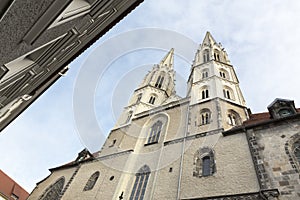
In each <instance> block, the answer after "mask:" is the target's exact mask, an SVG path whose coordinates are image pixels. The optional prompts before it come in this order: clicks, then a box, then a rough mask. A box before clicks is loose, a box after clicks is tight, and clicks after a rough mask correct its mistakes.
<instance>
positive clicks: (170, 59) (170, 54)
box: [159, 48, 174, 68]
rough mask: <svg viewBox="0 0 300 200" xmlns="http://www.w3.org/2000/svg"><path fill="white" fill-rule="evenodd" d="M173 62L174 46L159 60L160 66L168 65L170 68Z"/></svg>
mask: <svg viewBox="0 0 300 200" xmlns="http://www.w3.org/2000/svg"><path fill="white" fill-rule="evenodd" d="M173 63H174V48H172V49H171V50H170V51H169V52H168V53H167V55H166V56H165V57H164V58H163V59H162V60H161V62H160V63H159V65H160V66H168V67H170V68H172V67H173Z"/></svg>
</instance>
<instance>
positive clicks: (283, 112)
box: [278, 108, 292, 117]
mask: <svg viewBox="0 0 300 200" xmlns="http://www.w3.org/2000/svg"><path fill="white" fill-rule="evenodd" d="M278 114H279V115H280V116H281V117H285V116H289V115H291V114H292V111H291V110H290V109H287V108H284V109H280V110H279V111H278Z"/></svg>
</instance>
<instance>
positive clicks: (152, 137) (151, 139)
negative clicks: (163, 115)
mask: <svg viewBox="0 0 300 200" xmlns="http://www.w3.org/2000/svg"><path fill="white" fill-rule="evenodd" d="M162 125H163V123H162V122H161V121H160V120H158V121H157V122H155V123H154V124H153V125H152V126H151V128H150V130H149V134H148V139H147V144H153V143H157V142H158V140H159V137H160V135H161V131H162Z"/></svg>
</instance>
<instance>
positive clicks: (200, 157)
mask: <svg viewBox="0 0 300 200" xmlns="http://www.w3.org/2000/svg"><path fill="white" fill-rule="evenodd" d="M215 172H216V164H215V158H214V152H213V150H212V149H211V148H209V147H203V148H201V149H199V150H198V151H197V152H196V153H195V155H194V171H193V176H195V177H203V176H211V175H212V174H213V173H215Z"/></svg>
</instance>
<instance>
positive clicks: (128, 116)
mask: <svg viewBox="0 0 300 200" xmlns="http://www.w3.org/2000/svg"><path fill="white" fill-rule="evenodd" d="M132 114H133V112H132V111H129V112H128V114H127V119H126V121H125V124H127V123H128V122H129V121H130V120H131V117H132Z"/></svg>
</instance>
